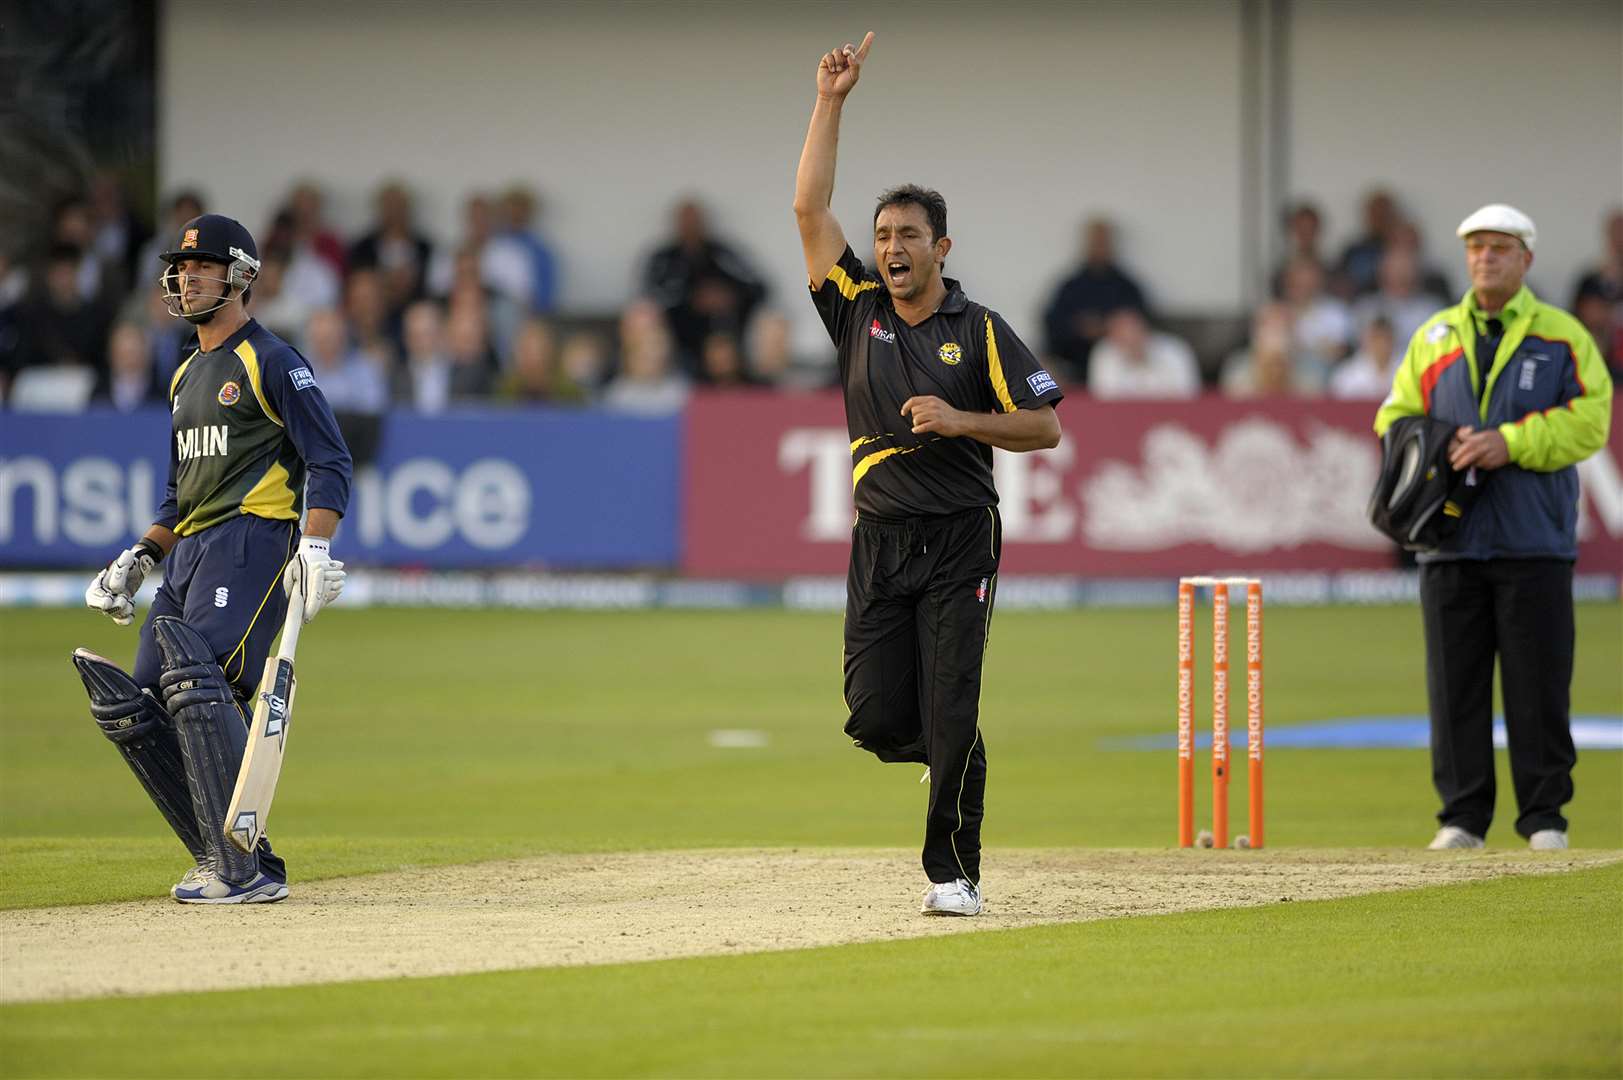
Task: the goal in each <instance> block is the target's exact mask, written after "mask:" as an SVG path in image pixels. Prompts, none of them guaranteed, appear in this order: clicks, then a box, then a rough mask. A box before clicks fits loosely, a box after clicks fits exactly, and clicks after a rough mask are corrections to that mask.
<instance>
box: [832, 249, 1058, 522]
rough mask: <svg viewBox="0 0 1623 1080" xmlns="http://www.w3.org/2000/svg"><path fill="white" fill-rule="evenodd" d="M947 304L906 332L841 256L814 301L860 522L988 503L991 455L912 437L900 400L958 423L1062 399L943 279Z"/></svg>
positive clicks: (963, 443) (986, 316) (987, 450)
mask: <svg viewBox="0 0 1623 1080" xmlns="http://www.w3.org/2000/svg"><path fill="white" fill-rule="evenodd" d="M943 280H944V281H945V283H946V286H947V298H946V299H945V300H943V301H942V302H941V306H940V307H939V308H938V309H936V312H935V314H933V315H931V316H930V317H929V318H928V319H925V320H924V321H923V322H922V323H920V324H919V325H917V326H909V325H908V324H907V322H906V321H905V320H904V319H902V318H901V316H899V315H897V314H896V309H895V307H894V306H893V304H892V303H891V298H890V290H888V289H887V288H885V284H884V282H883V281H881V280H880V279H879V278H878V277H877V276H876V275H875V274H872V273H870V272H869V271H868V270H867V268H866V267H865V266H863V264H862V260H861V259H859V258H857V256H856V254H855V253H854V252H853V251H852V250H851V248H850V247H849V246H847V247H846V249H845V253H844V254H843V255H841V256H840V261H839V262H838V263H836V264H835V266H834V268H833V269H832V270H830V271H829V272H828V277H827V278H825V279H824V280H823V284H822V287H821V288H818V289H814V290H812V300H813V302H814V303H815V304H816V305H817V313H818V314H819V315H821V316H822V317H823V325H824V326H826V327H827V328H828V334H829V337H831V338H833V340H834V344H835V346H836V347H837V348H838V349H839V362H840V383H841V386H842V387H843V388H844V391H845V423H846V430H847V432H848V433H849V435H850V436H851V486H852V492H853V496H854V498H855V501H856V508H857V512H858V513H859V514H862V515H864V516H867V517H876V518H889V519H901V518H913V517H921V516H928V515H935V514H952V513H957V512H958V511H961V510H971V509H974V508H976V507H981V506H993V505H996V503H997V488H996V487H995V486H993V483H992V448H991V447H990V446H988V445H986V444H985V443H983V442H979V441H977V440H975V439H971V438H969V437H967V436H961V437H958V438H945V437H943V436H940V435H936V434H932V433H926V434H924V435H915V434H913V430H912V428H913V425H912V422H911V421H910V420H909V419H908V418H907V417H905V416H903V415H902V403H903V402H904V401H906V400H907V399H908V398H910V397H920V396H933V397H938V398H940V399H941V400H943V401H945V402H946V403H947V404H948V405H951V406H952V407H953V408H955V409H959V410H961V411H964V412H1004V413H1011V412H1014V411H1015V410H1016V409H1040V408H1042V407H1043V406H1044V405H1054V404H1057V403H1058V402H1059V401H1060V399H1061V398H1063V397H1064V395H1063V394H1062V393H1060V389H1059V384H1057V383H1056V382H1055V381H1054V378H1053V376H1051V375H1050V374H1049V373H1048V372H1047V371H1045V370H1043V367H1042V365H1041V364H1039V363H1038V362H1037V358H1036V357H1035V356H1033V355H1032V354H1031V350H1030V349H1027V348H1026V346H1025V345H1024V344H1023V343H1022V342H1021V341H1020V339H1019V338H1018V337H1016V336H1015V334H1014V331H1013V330H1011V329H1009V324H1008V323H1006V322H1004V321H1003V318H1002V316H1000V315H998V314H997V312H995V311H992V310H990V309H988V308H986V307H984V306H982V305H980V304H977V303H975V302H974V301H972V300H970V299H969V298H968V297H966V296H965V295H964V291H963V289H962V288H960V287H959V284H958V282H956V281H954V280H952V279H951V278H945V279H943Z"/></svg>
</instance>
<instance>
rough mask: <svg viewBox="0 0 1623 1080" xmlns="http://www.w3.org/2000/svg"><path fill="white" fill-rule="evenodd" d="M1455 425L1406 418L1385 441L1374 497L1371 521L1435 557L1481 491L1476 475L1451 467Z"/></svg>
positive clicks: (1407, 545) (1412, 548)
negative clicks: (1450, 446)
mask: <svg viewBox="0 0 1623 1080" xmlns="http://www.w3.org/2000/svg"><path fill="white" fill-rule="evenodd" d="M1453 438H1454V425H1453V424H1450V423H1449V422H1448V421H1446V420H1438V419H1436V418H1435V417H1431V416H1405V417H1401V418H1399V419H1398V420H1397V421H1396V422H1394V423H1393V424H1392V426H1391V427H1390V428H1388V429H1387V432H1386V435H1385V436H1383V437H1382V439H1381V475H1380V477H1379V479H1377V480H1376V482H1375V490H1374V491H1373V492H1371V493H1370V497H1369V520H1370V524H1372V525H1374V526H1375V527H1376V528H1377V529H1379V530H1380V531H1381V532H1383V533H1385V534H1386V535H1387V536H1389V537H1391V538H1392V539H1393V540H1395V541H1397V542H1398V543H1399V544H1400V545H1402V546H1403V547H1405V548H1407V549H1408V550H1410V551H1431V550H1434V549H1435V548H1437V547H1438V546H1440V545H1441V544H1442V542H1443V541H1444V540H1445V539H1447V538H1448V537H1449V536H1450V535H1452V534H1453V532H1454V530H1455V529H1457V528H1458V527H1459V524H1460V521H1461V520H1462V519H1463V518H1464V517H1465V512H1466V511H1467V510H1468V509H1469V508H1470V505H1471V503H1472V502H1473V501H1475V499H1476V496H1477V494H1478V492H1479V491H1480V490H1481V486H1480V485H1481V478H1480V477H1478V476H1477V472H1476V470H1475V469H1470V470H1467V471H1465V472H1460V471H1458V470H1456V469H1455V468H1454V467H1453V466H1452V465H1450V464H1449V462H1448V447H1449V443H1450V442H1451V441H1452V440H1453Z"/></svg>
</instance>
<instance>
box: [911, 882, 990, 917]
mask: <svg viewBox="0 0 1623 1080" xmlns="http://www.w3.org/2000/svg"><path fill="white" fill-rule="evenodd" d="M919 913H920V914H921V915H979V914H980V913H981V891H980V890H979V889H977V888H976V887H975V886H973V885H971V884H970V883H969V882H967V881H965V880H964V879H963V878H959V879H958V880H957V881H942V882H937V883H936V884H934V885H931V886H930V887H929V888H928V889H925V890H924V906H923V907H921V908H919Z"/></svg>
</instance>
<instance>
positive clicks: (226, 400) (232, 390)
mask: <svg viewBox="0 0 1623 1080" xmlns="http://www.w3.org/2000/svg"><path fill="white" fill-rule="evenodd" d="M240 397H242V387H240V386H238V385H237V384H236V383H234V382H228V383H225V384H224V385H222V386H221V387H220V392H219V393H218V394H216V395H215V398H216V400H218V401H219V403H220V404H221V405H235V404H236V403H237V399H238V398H240Z"/></svg>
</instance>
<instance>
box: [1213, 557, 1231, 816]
mask: <svg viewBox="0 0 1623 1080" xmlns="http://www.w3.org/2000/svg"><path fill="white" fill-rule="evenodd" d="M1212 846H1213V847H1217V848H1226V847H1228V846H1229V587H1228V585H1227V584H1225V583H1223V582H1218V583H1217V584H1216V585H1213V586H1212Z"/></svg>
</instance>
